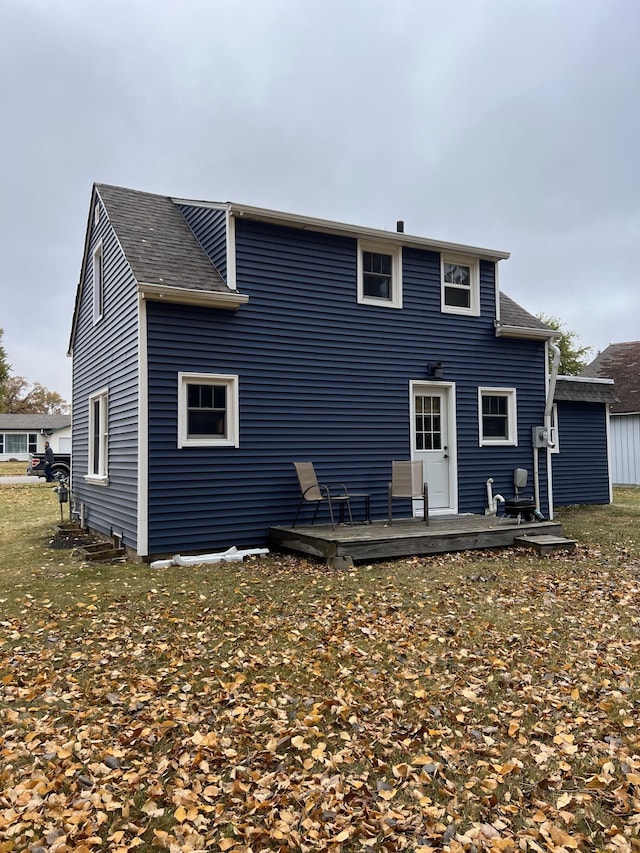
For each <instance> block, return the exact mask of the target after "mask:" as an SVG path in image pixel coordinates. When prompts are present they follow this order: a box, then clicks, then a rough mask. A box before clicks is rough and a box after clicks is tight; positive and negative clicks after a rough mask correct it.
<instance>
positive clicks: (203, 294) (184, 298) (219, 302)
mask: <svg viewBox="0 0 640 853" xmlns="http://www.w3.org/2000/svg"><path fill="white" fill-rule="evenodd" d="M138 293H139V294H140V296H142V298H143V299H151V300H152V301H157V302H163V301H164V302H171V303H178V304H182V305H202V306H208V307H210V308H230V309H231V310H235V309H236V308H239V307H240V306H241V305H245V304H246V303H247V302H248V301H249V297H248V296H245V294H243V293H237V292H236V291H229V292H228V293H224V292H222V293H221V292H219V291H211V290H190V289H188V288H186V287H168V286H166V285H164V284H146V283H144V282H139V283H138Z"/></svg>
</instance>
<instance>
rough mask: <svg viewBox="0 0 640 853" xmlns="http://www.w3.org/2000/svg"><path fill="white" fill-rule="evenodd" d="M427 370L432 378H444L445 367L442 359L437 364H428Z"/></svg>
mask: <svg viewBox="0 0 640 853" xmlns="http://www.w3.org/2000/svg"><path fill="white" fill-rule="evenodd" d="M427 372H428V375H429V376H430V377H431V379H443V378H444V367H443V365H442V362H441V361H437V362H436V363H435V364H429V365H427Z"/></svg>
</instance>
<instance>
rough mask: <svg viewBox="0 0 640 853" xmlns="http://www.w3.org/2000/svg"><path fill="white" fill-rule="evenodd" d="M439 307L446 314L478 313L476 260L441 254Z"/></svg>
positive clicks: (478, 286) (478, 287) (478, 297)
mask: <svg viewBox="0 0 640 853" xmlns="http://www.w3.org/2000/svg"><path fill="white" fill-rule="evenodd" d="M441 277H442V295H441V308H442V311H443V312H445V313H447V314H469V315H472V316H476V317H477V316H478V315H479V313H480V284H479V271H478V261H477V260H469V258H456V257H452V256H448V255H443V256H442V269H441Z"/></svg>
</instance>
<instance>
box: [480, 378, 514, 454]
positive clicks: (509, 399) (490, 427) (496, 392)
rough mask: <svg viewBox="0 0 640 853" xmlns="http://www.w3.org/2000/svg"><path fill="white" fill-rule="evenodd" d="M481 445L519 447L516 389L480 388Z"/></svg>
mask: <svg viewBox="0 0 640 853" xmlns="http://www.w3.org/2000/svg"><path fill="white" fill-rule="evenodd" d="M478 408H479V417H478V420H479V422H480V445H481V446H483V447H484V446H488V445H513V446H515V445H517V443H518V423H517V414H516V389H515V388H479V389H478Z"/></svg>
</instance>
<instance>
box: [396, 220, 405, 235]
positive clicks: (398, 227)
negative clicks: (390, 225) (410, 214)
mask: <svg viewBox="0 0 640 853" xmlns="http://www.w3.org/2000/svg"><path fill="white" fill-rule="evenodd" d="M396 231H397V232H398V234H404V219H398V221H397V222H396Z"/></svg>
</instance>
